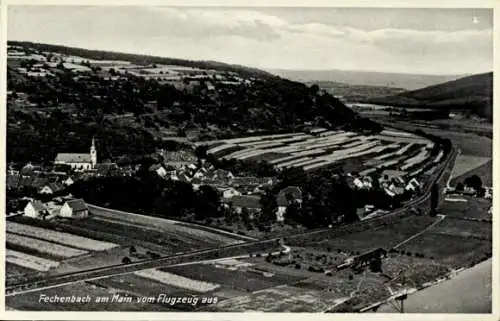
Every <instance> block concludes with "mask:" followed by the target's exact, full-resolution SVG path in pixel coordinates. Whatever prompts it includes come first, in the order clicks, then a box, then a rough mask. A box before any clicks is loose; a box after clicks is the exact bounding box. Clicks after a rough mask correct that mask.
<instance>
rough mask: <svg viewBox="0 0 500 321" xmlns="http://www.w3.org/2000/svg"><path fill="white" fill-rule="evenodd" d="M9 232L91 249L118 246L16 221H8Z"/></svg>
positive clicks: (101, 249)
mask: <svg viewBox="0 0 500 321" xmlns="http://www.w3.org/2000/svg"><path fill="white" fill-rule="evenodd" d="M7 232H11V233H16V234H19V235H24V236H30V235H35V236H36V237H37V238H39V239H43V240H46V241H51V242H56V243H59V244H66V245H70V246H72V247H76V248H80V249H84V250H89V251H103V250H108V249H111V248H113V247H115V246H117V245H116V244H113V243H107V242H101V241H96V240H92V239H88V238H84V237H80V236H76V235H72V234H68V233H61V232H56V231H51V230H47V229H44V228H39V227H35V226H30V225H24V224H19V223H15V222H7Z"/></svg>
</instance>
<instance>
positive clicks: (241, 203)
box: [222, 195, 261, 218]
mask: <svg viewBox="0 0 500 321" xmlns="http://www.w3.org/2000/svg"><path fill="white" fill-rule="evenodd" d="M222 203H224V204H226V205H228V206H230V207H232V208H233V209H234V211H235V212H236V213H238V214H241V212H242V211H243V209H244V208H246V209H247V210H248V211H249V212H250V215H251V218H252V214H253V213H258V212H260V211H261V205H260V197H259V196H252V195H237V196H233V197H231V198H228V199H224V198H223V199H222Z"/></svg>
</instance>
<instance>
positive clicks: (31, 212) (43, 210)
mask: <svg viewBox="0 0 500 321" xmlns="http://www.w3.org/2000/svg"><path fill="white" fill-rule="evenodd" d="M24 215H25V216H27V217H31V218H36V219H45V218H46V217H47V216H48V215H50V213H49V211H48V209H47V207H46V206H45V205H44V204H43V203H42V202H40V201H38V200H33V201H30V202H29V203H28V204H27V205H26V206H25V207H24Z"/></svg>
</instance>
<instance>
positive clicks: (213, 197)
mask: <svg viewBox="0 0 500 321" xmlns="http://www.w3.org/2000/svg"><path fill="white" fill-rule="evenodd" d="M196 194H197V201H196V205H195V209H194V210H195V217H196V218H197V219H200V220H201V219H204V218H207V217H218V216H220V215H221V214H222V213H221V212H220V210H219V207H220V196H219V193H218V192H217V190H216V189H214V188H213V187H212V186H210V185H202V186H200V188H199V189H198V191H197V193H196Z"/></svg>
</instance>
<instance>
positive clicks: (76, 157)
mask: <svg viewBox="0 0 500 321" xmlns="http://www.w3.org/2000/svg"><path fill="white" fill-rule="evenodd" d="M56 162H64V163H90V162H91V158H90V154H74V153H59V154H57V156H56Z"/></svg>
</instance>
